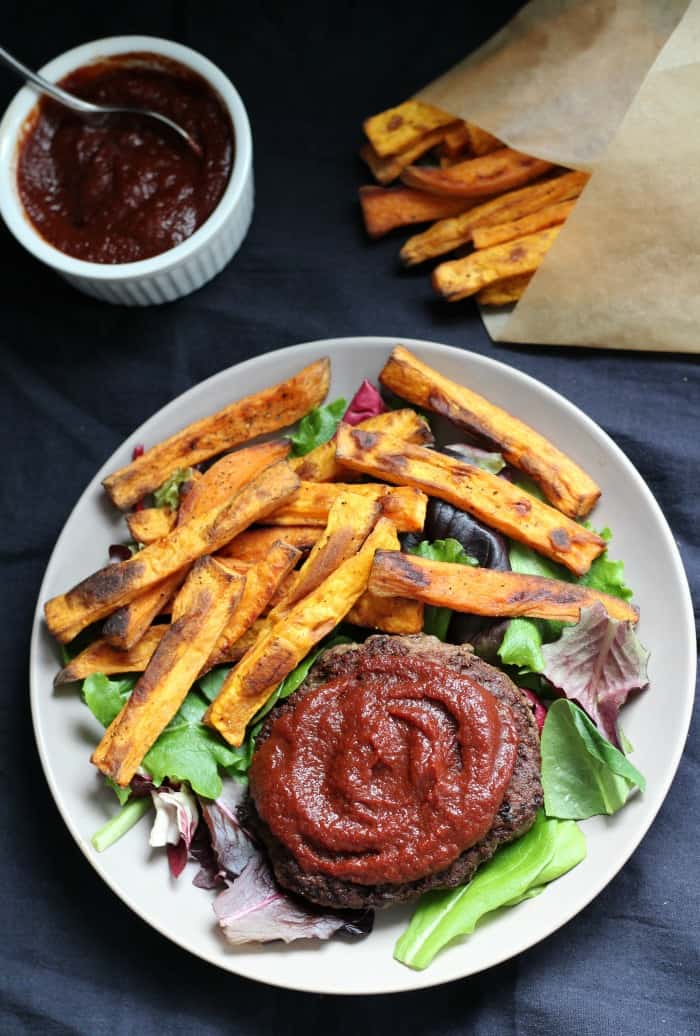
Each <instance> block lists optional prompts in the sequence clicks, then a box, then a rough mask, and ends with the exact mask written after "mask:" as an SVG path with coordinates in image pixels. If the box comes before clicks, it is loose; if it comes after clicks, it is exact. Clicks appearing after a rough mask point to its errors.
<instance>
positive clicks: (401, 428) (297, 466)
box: [289, 408, 433, 482]
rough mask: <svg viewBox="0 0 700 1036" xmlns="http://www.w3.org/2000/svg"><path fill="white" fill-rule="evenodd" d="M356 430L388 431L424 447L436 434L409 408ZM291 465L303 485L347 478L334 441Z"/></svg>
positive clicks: (369, 420) (370, 420) (381, 416)
mask: <svg viewBox="0 0 700 1036" xmlns="http://www.w3.org/2000/svg"><path fill="white" fill-rule="evenodd" d="M356 427H357V428H364V429H365V431H368V432H386V433H387V435H393V436H394V437H395V438H396V439H405V440H406V442H417V443H421V444H422V445H423V446H427V445H428V444H430V443H432V441H433V433H432V432H431V431H430V425H429V424H428V422H427V421H426V420H425V418H424V417H421V416H420V414H417V413H416V412H415V410H411V409H409V408H406V409H404V410H387V411H386V413H384V414H377V415H376V417H368V418H367V420H365V421H360V423H359V424H358V425H356ZM289 463H290V465H291V467H292V468H293V469H294V471H296V473H297V475H298V476H299V478H300V479H302V481H304V482H335V481H336V480H337V479H341V478H345V479H347V477H348V472H347V470H343V468H342V467H341V466H340V464H338V462H337V461H336V459H335V442H334V440H333V439H331V440H330V442H324V443H323V444H322V445H321V446H317V447H316V449H314V450H311V451H310V452H309V453H307V454H306V455H305V456H303V457H294V458H292V460H290V462H289Z"/></svg>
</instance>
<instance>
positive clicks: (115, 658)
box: [54, 597, 386, 687]
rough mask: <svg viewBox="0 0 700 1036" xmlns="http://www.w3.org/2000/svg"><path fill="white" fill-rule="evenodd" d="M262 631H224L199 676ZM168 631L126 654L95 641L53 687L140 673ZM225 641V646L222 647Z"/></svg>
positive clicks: (236, 655) (151, 632)
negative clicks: (232, 634) (233, 635)
mask: <svg viewBox="0 0 700 1036" xmlns="http://www.w3.org/2000/svg"><path fill="white" fill-rule="evenodd" d="M380 600H381V601H383V602H384V601H386V598H379V597H378V598H377V601H380ZM261 628H262V620H261V619H257V620H256V621H255V622H254V623H253V625H252V626H251V627H250V629H249V630H246V632H245V633H244V634H243V636H242V637H240V639H239V640H236V641H231V640H229V638H227V637H226V628H224V631H223V633H222V634H221V636H220V637H219V641H220V642H221V646H220V645H219V641H217V643H216V644H215V645H214V650H213V651H212V653H211V655H210V656H209V658H208V659H207V661H206V662H205V663H204V665H203V666H202V669H201V670H200V673H199V675H200V676H203V675H204V673H208V672H209V670H210V669H213V668H214V666H215V665H224V664H230V663H232V662H238V661H239V660H240V659H241V658H243V656H244V655H245V653H246V651H249V650H250V648H251V647H252V646H253V644H254V643H255V641H256V640H257V638H258V635H259V633H260V630H261ZM169 629H170V624H169V623H160V624H159V625H158V626H151V627H150V629H148V630H146V633H145V634H144V636H143V637H142V638H141V640H140V641H139V642H138V644H134V646H133V647H132V648H129V650H128V651H120V650H118V649H117V648H113V647H112V646H111V645H110V644H107V642H106V641H104V640H95V641H93V642H92V644H90V646H89V647H87V648H85V650H84V651H82V652H81V653H80V654H79V655H76V656H75V658H73V659H72V660H71V661H70V662H69V663H68V665H67V666H66V667H65V668H64V669H61V671H60V672H59V673H58V674H57V675H56V677H55V679H54V687H60V686H61V685H62V684H66V683H74V682H75V681H76V680H85V679H86V677H88V676H92V675H93V673H104V675H105V676H111V675H114V674H115V673H142V672H143V671H144V670H145V669H146V667H147V666H148V663H149V662H150V661H151V658H152V657H153V655H154V653H155V650H156V648H157V647H158V645H159V644H160V642H161V640H162V639H163V637H164V636H165V634H166V632H167V631H168V630H169ZM224 640H225V645H224Z"/></svg>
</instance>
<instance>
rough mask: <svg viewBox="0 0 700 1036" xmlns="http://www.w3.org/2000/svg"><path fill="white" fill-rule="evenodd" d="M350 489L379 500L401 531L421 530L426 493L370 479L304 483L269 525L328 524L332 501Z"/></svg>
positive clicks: (386, 515) (276, 512)
mask: <svg viewBox="0 0 700 1036" xmlns="http://www.w3.org/2000/svg"><path fill="white" fill-rule="evenodd" d="M343 427H345V428H349V427H350V426H349V425H344V426H343ZM367 434H368V435H369V434H372V433H369V432H368V433H367ZM394 441H401V442H403V440H394ZM347 492H352V493H359V494H360V495H361V496H366V497H370V498H371V499H372V500H378V501H379V503H380V505H381V508H382V514H383V515H384V516H385V517H386V518H390V519H391V521H392V522H393V523H394V525H395V526H396V528H397V529H398V530H399V532H420V530H421V529H422V528H423V523H424V522H425V509H426V506H427V502H428V500H427V497H426V495H425V493H421V492H419V491H418V490H416V489H412V488H411V487H409V486H403V485H400V486H381V485H377V484H376V483H371V482H362V483H357V484H351V485H346V484H344V483H342V482H302V483H301V486H300V487H299V489H298V490H297V492H296V493H294V494H293V495H292V496H290V498H289V499H288V501H287V502H286V503H284V504H282V506H281V507H280V508H278V509H277V510H276V511H274V512H273V513H272V514H270V515H269V516H268V517H267V518H266V519H265V521H266V523H267V524H270V525H272V524H274V525H279V526H285V525H301V524H304V525H322V526H325V525H326V523H327V521H328V513H329V511H330V509H331V506H332V504H333V503H334V502H335V500H337V498H338V496H340V494H341V493H347Z"/></svg>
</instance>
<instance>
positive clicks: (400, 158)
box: [360, 128, 445, 185]
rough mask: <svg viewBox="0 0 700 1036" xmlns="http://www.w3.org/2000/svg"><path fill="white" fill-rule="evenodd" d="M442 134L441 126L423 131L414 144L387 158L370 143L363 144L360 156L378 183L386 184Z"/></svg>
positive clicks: (433, 145)
mask: <svg viewBox="0 0 700 1036" xmlns="http://www.w3.org/2000/svg"><path fill="white" fill-rule="evenodd" d="M444 135H445V131H444V129H442V128H439V129H436V130H432V131H431V132H430V133H425V134H423V136H422V137H419V138H418V140H417V141H416V142H415V144H412V145H411V146H410V147H409V148H406V149H405V150H404V151H398V152H397V153H396V154H395V155H390V156H389V157H388V158H382V157H381V155H378V154H377V152H376V151H375V150H374V148H373V147H372V145H371V144H370V143H367V144H363V145H362V147H361V148H360V158H361V159H362V161H363V162H365V163H366V164H367V165H368V166H369V168H370V171H371V173H372V176H373V177H374V179H375V180H377V182H378V183H381V184H384V185H386V184H388V183H391V182H392V181H393V180H396V179H397V178H398V177H399V176H400V175H401V173H402V171H403V170H404V169H405V168H406V166H407V165H410V164H411V163H412V162H415V160H416V159H417V158H420V157H421V155H424V154H425V153H426V151H430V149H431V148H434V147H436V146H437V145H438V144H439V143H440V141H441V140H442V138H443V136H444Z"/></svg>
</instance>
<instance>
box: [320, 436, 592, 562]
mask: <svg viewBox="0 0 700 1036" xmlns="http://www.w3.org/2000/svg"><path fill="white" fill-rule="evenodd" d="M337 449H338V457H339V458H342V461H343V463H344V464H347V465H348V466H351V467H354V468H355V469H356V470H357V471H363V472H365V473H367V474H371V475H375V476H376V475H379V476H380V477H381V478H385V479H386V480H387V481H388V482H399V483H400V484H402V485H409V486H415V487H417V488H419V489H423V490H425V492H426V493H429V494H430V495H431V496H436V497H438V498H439V499H440V500H447V501H448V503H451V504H454V505H455V506H456V507H459V508H461V509H462V510H464V511H468V512H469V513H470V514H473V515H474V516H475V517H476V518H479V519H480V520H482V521H485V522H486V523H487V524H489V525H491V526H493V528H494V529H498V530H499V531H500V532H503V533H505V534H506V535H507V536H511V537H512V538H513V539H514V540H518V541H519V542H521V543H525V544H527V546H529V547H532V548H533V549H534V550H536V551H538V552H539V553H540V554H544V555H545V556H546V557H548V558H552V559H553V560H554V561H558V562H560V563H561V564H562V565H565V566H566V567H567V568H568V569H570V570H571V571H572V572H575V573H576V575H579V576H580V575H583V574H584V573H585V572H587V571H588V569H589V568H590V565H591V562H592V561H593V560H594V559H595V558H597V557H598V555H599V554H602V553H603V551H604V550H605V541H604V540H603V539H601V537H600V536H597V535H596V534H595V533H594V532H591V531H590V530H589V529H586V528H584V527H583V526H582V525H578V524H577V523H576V522H574V521H572V520H571V518H567V517H566V515H563V514H560V512H559V511H555V509H554V508H553V507H550V506H549V505H548V504H543V503H542V502H541V501H540V500H537V499H536V497H534V496H531V495H530V494H529V493H526V492H524V491H523V490H520V489H518V488H517V486H514V485H513V484H512V483H511V482H507V481H506V480H505V479H502V478H498V476H497V475H492V474H491V473H490V472H489V471H484V470H483V468H477V467H475V466H474V465H472V464H466V463H465V462H464V461H459V460H456V459H455V458H453V457H448V456H446V455H445V454H442V453H436V452H435V451H434V450H429V449H426V448H425V446H413V445H412V444H410V443H405V442H404V443H402V442H399V441H397V440H396V439H392V438H391V436H388V435H382V434H381V433H380V432H363V431H360V430H358V429H357V428H350V427H348V426H347V425H342V426H341V428H340V429H339V431H338V444H337Z"/></svg>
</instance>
